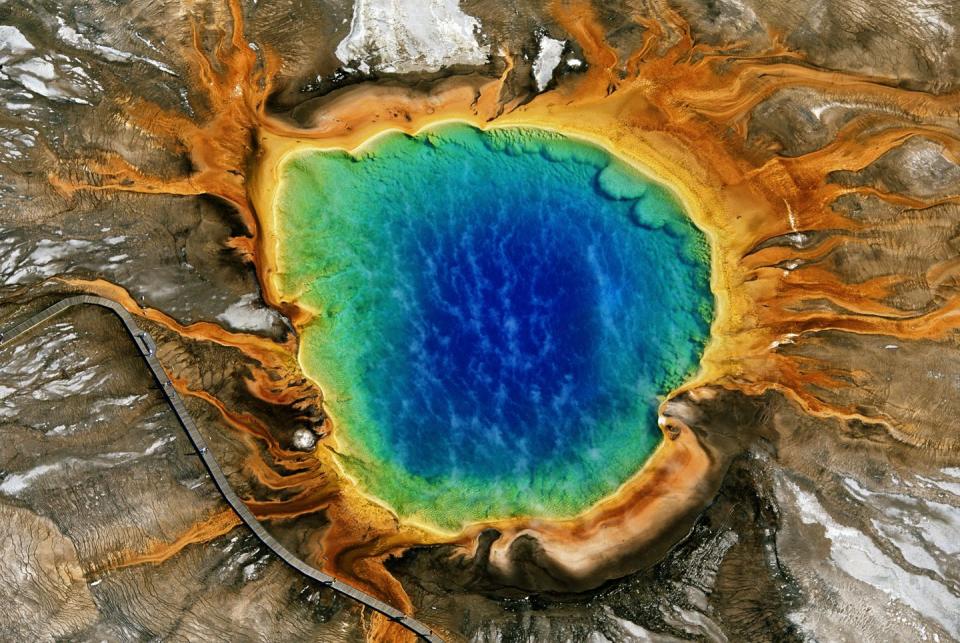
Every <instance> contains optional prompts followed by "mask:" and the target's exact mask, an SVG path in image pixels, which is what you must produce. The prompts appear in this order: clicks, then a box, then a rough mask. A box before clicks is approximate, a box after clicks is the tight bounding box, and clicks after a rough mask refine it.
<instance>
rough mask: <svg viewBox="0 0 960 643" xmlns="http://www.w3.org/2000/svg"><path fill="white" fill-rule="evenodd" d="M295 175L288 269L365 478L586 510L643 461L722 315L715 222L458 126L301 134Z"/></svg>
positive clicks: (518, 142) (283, 251) (507, 138)
mask: <svg viewBox="0 0 960 643" xmlns="http://www.w3.org/2000/svg"><path fill="white" fill-rule="evenodd" d="M280 178H281V187H280V189H279V190H278V192H277V197H276V202H275V216H276V221H275V223H276V231H277V240H276V243H277V249H276V254H277V268H278V274H277V280H278V281H277V283H278V286H279V289H280V290H281V291H282V292H283V293H284V294H285V296H286V297H289V298H290V299H291V300H293V301H296V303H297V304H298V305H299V306H301V307H302V308H303V309H305V310H307V311H309V312H310V313H311V318H310V321H309V322H308V323H307V324H306V325H305V327H304V328H303V336H302V343H301V348H300V361H301V364H302V366H303V369H304V371H305V372H306V373H307V374H308V375H309V376H310V377H311V378H312V379H314V380H316V381H317V382H318V383H319V384H320V385H321V388H322V389H323V391H324V395H325V402H326V406H327V410H328V412H329V414H330V416H331V417H332V418H333V420H334V422H335V423H336V424H337V440H338V445H339V447H338V449H339V460H340V462H341V464H342V466H343V467H344V469H345V471H346V472H347V473H348V474H349V475H351V476H352V477H354V478H356V479H357V480H358V482H359V484H360V486H361V488H363V489H364V490H365V491H366V492H367V493H368V494H369V495H371V496H374V497H376V498H378V499H380V500H381V501H383V502H384V503H386V504H388V505H389V506H390V507H392V508H393V509H394V511H396V512H397V514H398V515H400V516H401V517H403V518H407V519H410V520H415V521H417V522H420V523H423V524H425V525H429V526H432V527H436V528H440V529H444V530H455V529H457V528H459V527H460V526H462V525H464V524H468V523H471V522H477V521H484V520H491V519H500V518H508V517H514V516H535V517H564V516H572V515H575V514H576V513H578V512H580V511H583V510H585V509H586V508H588V507H590V506H591V505H592V504H594V503H596V502H597V501H598V500H599V499H601V498H603V497H604V496H606V495H609V494H611V493H613V492H615V491H616V490H617V488H618V487H619V486H620V485H621V484H623V483H624V482H625V481H626V480H627V479H628V478H630V477H631V476H632V475H633V474H635V473H636V472H637V471H638V470H639V469H640V468H641V467H642V466H643V463H644V462H645V461H646V459H647V458H648V457H649V456H650V454H651V453H652V451H653V450H654V449H655V448H656V446H657V444H658V443H659V442H660V439H661V432H660V430H659V429H658V428H657V408H658V405H659V403H660V399H662V396H663V395H664V394H666V393H668V392H670V390H671V389H673V388H675V387H676V386H678V385H679V384H680V383H681V382H682V381H683V380H684V378H686V377H687V376H689V375H690V374H691V373H692V372H693V371H695V370H696V368H697V365H698V363H699V359H700V354H701V352H702V350H703V347H704V344H705V342H706V340H707V337H708V336H709V326H710V321H711V319H712V316H713V298H712V295H711V293H710V288H709V250H708V246H707V243H706V240H705V239H704V237H703V235H702V234H701V232H700V231H699V230H698V229H697V228H695V227H694V226H693V224H692V223H691V222H690V221H689V219H688V217H687V216H686V214H685V213H684V212H683V209H682V207H681V206H680V204H679V203H678V202H677V200H676V199H675V198H674V197H673V195H672V193H671V192H670V191H669V190H668V189H667V188H666V187H665V186H663V185H661V184H659V183H657V182H655V181H653V180H652V179H650V178H648V177H646V176H644V175H643V174H641V173H640V172H639V171H637V170H635V169H634V168H633V167H631V166H629V165H628V164H627V163H626V162H624V161H622V160H620V159H618V158H616V157H614V156H613V155H611V154H610V153H609V152H607V151H605V150H604V149H602V148H600V147H598V146H595V145H593V144H590V143H587V142H584V141H580V140H578V139H573V138H569V137H565V136H562V135H560V134H557V133H554V132H550V131H546V130H538V129H532V128H500V129H492V130H487V131H482V130H479V129H476V128H474V127H471V126H467V125H461V124H446V125H443V126H440V127H434V128H432V129H429V130H427V131H425V132H422V133H421V134H420V135H418V136H409V135H406V134H401V133H398V132H390V133H387V134H383V135H381V136H379V137H376V138H375V139H374V140H371V141H368V142H367V143H366V144H365V145H364V146H362V147H361V148H360V149H359V150H354V151H351V152H348V151H343V150H324V149H317V148H310V149H305V150H298V151H294V152H293V153H291V154H290V155H288V157H287V158H286V160H285V162H284V163H283V165H282V166H281V173H280Z"/></svg>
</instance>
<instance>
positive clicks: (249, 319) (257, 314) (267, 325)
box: [217, 293, 278, 331]
mask: <svg viewBox="0 0 960 643" xmlns="http://www.w3.org/2000/svg"><path fill="white" fill-rule="evenodd" d="M258 300H259V297H257V295H254V294H252V293H250V294H246V295H243V296H242V297H240V300H239V301H237V302H235V303H233V304H230V306H229V307H227V309H226V310H225V311H223V312H222V313H221V314H219V315H217V319H219V320H220V321H222V322H225V323H227V324H229V325H230V326H232V327H233V328H236V329H239V330H260V331H267V330H270V329H271V328H273V325H274V324H275V323H276V322H277V321H278V319H277V313H275V312H274V311H272V310H270V309H269V308H263V307H260V306H257V305H256V302H257V301H258Z"/></svg>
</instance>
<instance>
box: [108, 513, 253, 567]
mask: <svg viewBox="0 0 960 643" xmlns="http://www.w3.org/2000/svg"><path fill="white" fill-rule="evenodd" d="M240 524H241V523H240V518H239V517H238V516H237V514H235V513H234V512H233V510H232V509H226V510H224V511H221V512H219V513H216V514H214V515H213V516H211V517H210V518H207V519H206V520H204V521H202V522H199V523H197V524H195V525H193V526H192V527H190V528H189V529H188V530H187V531H185V532H184V533H183V534H181V535H180V536H179V537H178V538H177V539H176V540H174V541H173V542H170V543H163V542H159V543H156V544H154V545H153V546H151V547H149V548H148V549H146V550H145V551H142V552H137V553H126V554H121V557H120V559H119V560H118V561H117V562H116V563H111V564H108V565H106V566H104V567H102V568H98V569H97V570H95V571H96V572H105V571H110V570H116V569H123V568H125V567H134V566H136V565H157V564H159V563H162V562H164V561H167V560H170V559H171V558H173V557H174V556H176V555H177V554H179V553H180V552H181V551H183V549H184V548H186V547H187V546H188V545H194V544H197V543H205V542H210V541H211V540H213V539H214V538H219V537H220V536H223V535H224V534H228V533H230V532H231V531H233V529H234V528H235V527H238V526H239V525H240Z"/></svg>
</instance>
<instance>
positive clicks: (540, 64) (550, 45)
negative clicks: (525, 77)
mask: <svg viewBox="0 0 960 643" xmlns="http://www.w3.org/2000/svg"><path fill="white" fill-rule="evenodd" d="M566 45H567V41H566V40H557V39H556V38H551V37H550V36H548V35H547V34H546V33H543V34H541V35H540V50H539V51H538V52H537V59H536V60H534V61H533V79H534V80H535V81H536V82H537V91H541V92H542V91H543V90H544V89H546V87H547V85H549V84H550V81H551V79H553V72H554V70H556V68H557V65H559V64H560V57H561V56H562V55H563V48H564V47H565V46H566ZM568 64H569V62H568Z"/></svg>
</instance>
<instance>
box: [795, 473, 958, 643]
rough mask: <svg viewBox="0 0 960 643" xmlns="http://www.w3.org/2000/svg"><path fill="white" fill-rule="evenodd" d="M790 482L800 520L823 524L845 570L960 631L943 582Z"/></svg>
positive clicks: (832, 550)
mask: <svg viewBox="0 0 960 643" xmlns="http://www.w3.org/2000/svg"><path fill="white" fill-rule="evenodd" d="M785 482H786V486H787V487H788V488H789V490H790V493H791V494H792V495H793V496H794V497H795V498H796V501H797V506H798V508H799V509H800V520H801V521H803V522H804V523H805V524H808V525H812V524H817V525H820V526H821V527H822V528H823V530H824V536H825V537H826V538H827V540H829V541H830V558H831V559H832V561H833V563H834V565H836V567H837V568H838V569H840V570H841V571H843V572H844V573H845V574H847V575H849V576H851V577H852V578H855V579H857V580H859V581H861V582H863V583H866V584H867V585H869V586H871V587H874V588H876V589H878V590H880V591H882V592H883V593H885V594H887V595H888V596H890V597H891V598H893V599H896V600H899V601H901V602H903V603H905V604H906V605H909V606H910V607H912V608H913V609H914V610H916V611H917V612H919V613H920V614H922V615H924V616H926V617H928V618H931V619H933V620H935V621H936V622H937V623H939V624H940V625H942V626H943V627H944V629H946V630H947V631H948V632H960V612H958V611H957V610H956V606H955V605H953V602H952V601H953V595H952V594H951V592H950V591H949V589H947V587H945V586H944V585H943V584H941V583H938V582H936V581H934V580H931V579H929V578H927V577H926V576H921V575H918V574H911V573H909V572H907V571H906V570H904V569H902V568H901V567H900V566H899V565H897V563H896V562H894V561H893V560H892V559H890V558H889V557H888V556H887V555H886V554H884V553H883V552H882V551H881V550H880V548H879V547H877V546H876V545H875V544H874V543H873V540H871V539H870V537H869V536H867V535H866V534H864V533H863V532H861V531H858V530H857V529H854V528H853V527H848V526H846V525H842V524H840V523H838V522H836V521H835V520H834V519H833V517H832V516H831V515H830V514H829V513H827V511H826V509H824V508H823V505H821V504H820V501H819V500H818V499H817V497H816V496H815V495H813V494H812V493H807V492H806V491H803V490H802V489H800V487H799V486H798V485H797V484H795V483H794V482H792V481H790V480H786V481H785Z"/></svg>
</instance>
